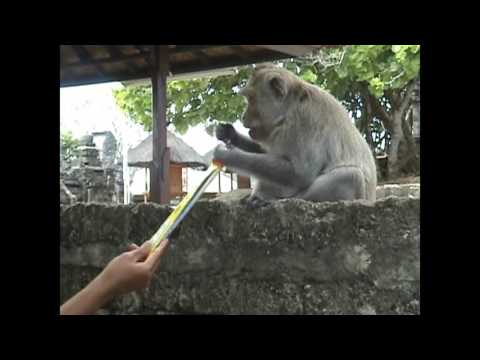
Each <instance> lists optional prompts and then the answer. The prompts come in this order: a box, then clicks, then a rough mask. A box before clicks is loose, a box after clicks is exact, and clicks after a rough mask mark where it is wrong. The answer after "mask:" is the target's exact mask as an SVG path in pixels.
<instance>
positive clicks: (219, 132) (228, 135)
mask: <svg viewBox="0 0 480 360" xmlns="http://www.w3.org/2000/svg"><path fill="white" fill-rule="evenodd" d="M215 136H216V137H217V139H218V140H220V141H223V142H224V143H231V144H232V145H235V144H236V142H237V137H238V134H237V131H236V130H235V128H234V127H233V126H232V125H231V124H219V125H217V127H216V129H215Z"/></svg>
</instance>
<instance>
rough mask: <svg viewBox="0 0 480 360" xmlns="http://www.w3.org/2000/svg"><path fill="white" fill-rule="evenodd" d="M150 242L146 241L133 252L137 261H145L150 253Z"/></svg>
mask: <svg viewBox="0 0 480 360" xmlns="http://www.w3.org/2000/svg"><path fill="white" fill-rule="evenodd" d="M151 246H152V245H151V244H150V241H146V242H144V243H143V245H142V246H140V247H139V248H137V249H135V250H133V251H132V255H133V258H134V259H135V261H144V260H145V259H146V258H147V257H148V255H149V253H150V247H151Z"/></svg>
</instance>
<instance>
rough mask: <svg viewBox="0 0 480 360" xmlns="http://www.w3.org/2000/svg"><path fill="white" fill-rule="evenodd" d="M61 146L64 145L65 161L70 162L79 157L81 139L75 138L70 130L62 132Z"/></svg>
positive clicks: (63, 155) (63, 154)
mask: <svg viewBox="0 0 480 360" xmlns="http://www.w3.org/2000/svg"><path fill="white" fill-rule="evenodd" d="M60 146H61V147H62V157H63V160H64V161H65V162H67V163H70V162H71V161H72V160H73V159H76V158H78V156H79V150H78V147H79V146H80V140H79V139H76V138H74V137H73V134H72V133H71V132H70V131H67V132H62V133H61V134H60Z"/></svg>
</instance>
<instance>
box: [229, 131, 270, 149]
mask: <svg viewBox="0 0 480 360" xmlns="http://www.w3.org/2000/svg"><path fill="white" fill-rule="evenodd" d="M233 145H235V146H236V147H238V148H239V149H242V150H244V151H247V152H251V153H258V154H263V153H265V150H264V149H263V148H262V147H261V146H260V145H259V144H257V143H256V142H253V141H252V140H250V139H249V138H248V137H246V136H244V135H242V134H239V133H237V136H236V137H235V140H234V142H233Z"/></svg>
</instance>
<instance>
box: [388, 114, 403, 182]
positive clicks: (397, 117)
mask: <svg viewBox="0 0 480 360" xmlns="http://www.w3.org/2000/svg"><path fill="white" fill-rule="evenodd" d="M392 122H393V126H392V128H391V130H390V134H391V137H392V138H391V142H390V148H389V149H388V177H389V178H395V177H397V176H398V175H399V173H400V169H399V167H398V155H399V153H398V150H399V147H400V142H401V141H402V140H403V138H404V135H403V129H402V118H401V114H400V113H399V112H395V113H394V114H393V116H392Z"/></svg>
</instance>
